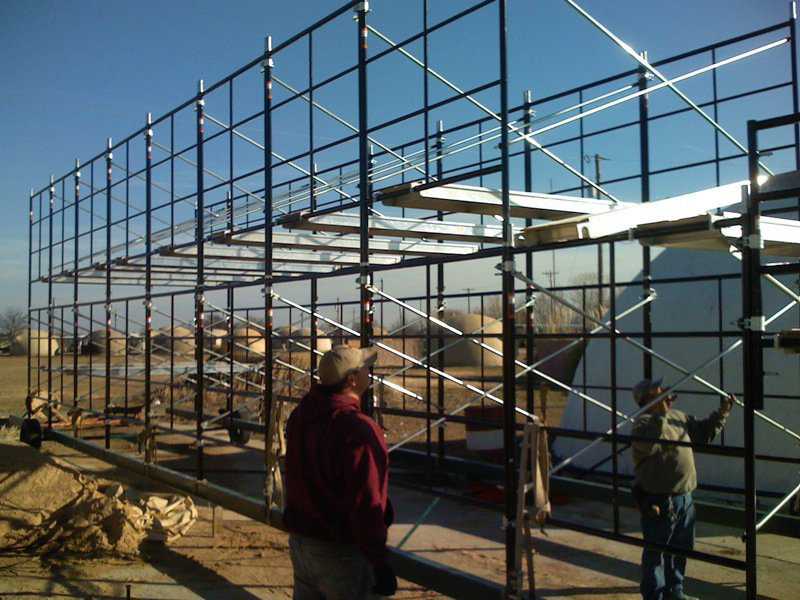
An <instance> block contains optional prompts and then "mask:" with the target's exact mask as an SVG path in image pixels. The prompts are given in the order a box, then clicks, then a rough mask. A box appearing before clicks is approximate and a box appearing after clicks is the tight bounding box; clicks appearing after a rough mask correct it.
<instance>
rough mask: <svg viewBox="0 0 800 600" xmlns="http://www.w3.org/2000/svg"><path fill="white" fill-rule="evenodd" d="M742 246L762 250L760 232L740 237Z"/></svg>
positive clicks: (762, 239) (762, 244) (762, 243)
mask: <svg viewBox="0 0 800 600" xmlns="http://www.w3.org/2000/svg"><path fill="white" fill-rule="evenodd" d="M742 248H750V249H751V250H763V249H764V238H763V237H761V234H760V233H751V234H750V235H747V236H744V237H743V238H742Z"/></svg>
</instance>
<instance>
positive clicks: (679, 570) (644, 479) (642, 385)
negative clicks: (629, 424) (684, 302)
mask: <svg viewBox="0 0 800 600" xmlns="http://www.w3.org/2000/svg"><path fill="white" fill-rule="evenodd" d="M661 381H662V380H661V379H657V380H651V379H644V380H642V381H640V382H639V383H638V384H636V386H635V387H634V388H633V397H634V400H636V402H637V403H638V404H639V406H642V407H643V406H646V405H647V404H649V403H650V402H652V401H653V400H655V399H656V398H658V397H659V396H661V395H663V394H664V392H665V390H664V388H662V387H661ZM675 398H676V395H675V394H669V395H665V396H664V398H663V399H662V400H660V401H658V402H656V403H655V404H654V405H653V406H651V407H650V408H649V409H648V410H647V411H646V412H645V413H643V414H642V415H640V416H639V417H637V418H636V420H635V421H634V424H633V436H634V441H633V464H634V469H635V472H636V477H635V480H634V495H635V496H636V498H637V501H638V503H639V508H640V510H641V516H642V533H643V535H644V540H645V542H652V543H656V544H665V545H666V544H670V545H672V546H677V547H680V548H685V549H687V550H691V549H692V548H693V547H694V524H695V508H694V502H693V500H692V492H693V491H694V489H695V488H696V487H697V471H696V470H695V466H694V453H693V452H692V448H691V446H690V445H676V444H664V443H661V442H662V441H673V442H684V443H694V444H708V443H710V442H711V441H712V440H713V439H714V438H715V437H716V435H717V434H718V433H719V432H720V431H722V429H723V427H725V420H726V419H727V417H728V415H729V414H730V411H731V407H732V406H733V402H734V400H735V398H734V396H733V395H731V396H728V397H723V398H721V399H720V403H719V409H718V410H715V411H714V412H712V413H711V414H710V415H709V416H708V417H707V418H706V419H697V418H695V417H693V416H691V415H687V414H685V413H683V412H681V411H679V410H675V409H673V408H672V404H673V402H674V401H675ZM637 437H638V438H647V439H639V440H637V439H635V438H637ZM685 573H686V558H685V557H683V556H675V555H672V554H667V553H664V552H660V551H658V550H654V549H648V548H645V549H644V551H643V552H642V581H641V592H642V597H643V598H644V599H645V600H691V599H692V598H693V597H692V596H687V595H686V594H685V593H684V590H683V581H684V576H685Z"/></svg>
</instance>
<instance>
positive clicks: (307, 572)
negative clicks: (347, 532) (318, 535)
mask: <svg viewBox="0 0 800 600" xmlns="http://www.w3.org/2000/svg"><path fill="white" fill-rule="evenodd" d="M289 551H290V553H291V557H292V566H293V568H294V595H293V596H292V598H293V600H373V599H376V598H382V596H376V595H375V594H373V593H372V586H373V585H374V577H373V571H372V566H371V565H370V564H369V562H368V561H367V559H366V558H365V557H364V555H363V554H361V552H360V551H359V550H358V548H356V547H355V546H354V545H352V544H338V543H334V542H323V541H321V540H315V539H313V538H309V537H306V536H301V535H296V534H292V535H290V536H289Z"/></svg>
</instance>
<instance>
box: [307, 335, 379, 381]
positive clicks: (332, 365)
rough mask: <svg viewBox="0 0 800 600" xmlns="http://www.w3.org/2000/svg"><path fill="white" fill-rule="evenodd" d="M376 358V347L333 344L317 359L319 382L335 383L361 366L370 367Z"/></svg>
mask: <svg viewBox="0 0 800 600" xmlns="http://www.w3.org/2000/svg"><path fill="white" fill-rule="evenodd" d="M377 359H378V349H377V348H375V347H373V346H369V347H367V348H353V347H352V346H346V345H344V344H342V345H339V346H334V347H333V348H331V349H330V350H328V351H327V352H326V353H325V354H323V355H322V358H320V359H319V369H318V374H319V382H320V383H321V384H322V385H336V384H337V383H339V382H341V381H342V380H343V379H344V378H345V377H346V376H347V374H348V373H350V372H351V371H356V370H358V369H360V368H361V367H370V366H372V365H374V364H375V361H376V360H377Z"/></svg>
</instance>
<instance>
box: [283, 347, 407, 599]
mask: <svg viewBox="0 0 800 600" xmlns="http://www.w3.org/2000/svg"><path fill="white" fill-rule="evenodd" d="M376 358H377V350H376V349H374V348H362V349H359V348H351V347H350V346H334V347H333V348H332V349H331V350H330V351H329V352H327V353H325V355H323V356H322V358H321V359H320V361H319V371H318V374H319V379H320V382H319V384H314V385H312V387H311V390H310V391H309V393H308V394H306V396H305V397H304V398H303V399H302V400H301V401H300V404H299V405H298V406H297V408H295V410H294V411H293V412H292V414H291V416H290V417H289V420H288V422H287V424H286V446H287V448H286V510H285V512H284V523H285V524H286V527H287V528H288V529H289V531H290V532H291V535H290V537H289V549H290V552H291V557H292V565H293V567H294V596H293V598H294V600H322V599H324V600H361V599H367V598H372V597H374V595H381V596H391V595H392V594H394V592H395V591H396V590H397V579H396V578H395V575H394V572H393V571H392V568H391V567H390V566H389V564H388V563H387V561H386V531H387V529H388V527H389V525H391V523H392V518H393V511H392V505H391V503H390V501H389V497H388V485H389V454H388V451H387V449H386V442H385V440H384V437H383V432H382V431H381V429H380V427H379V426H378V425H377V423H375V421H373V420H372V419H370V418H369V417H368V416H367V415H365V414H364V413H362V412H361V410H360V401H361V396H362V395H363V393H364V392H365V391H366V390H367V388H368V387H369V367H370V366H371V365H373V364H374V363H375V360H376Z"/></svg>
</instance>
